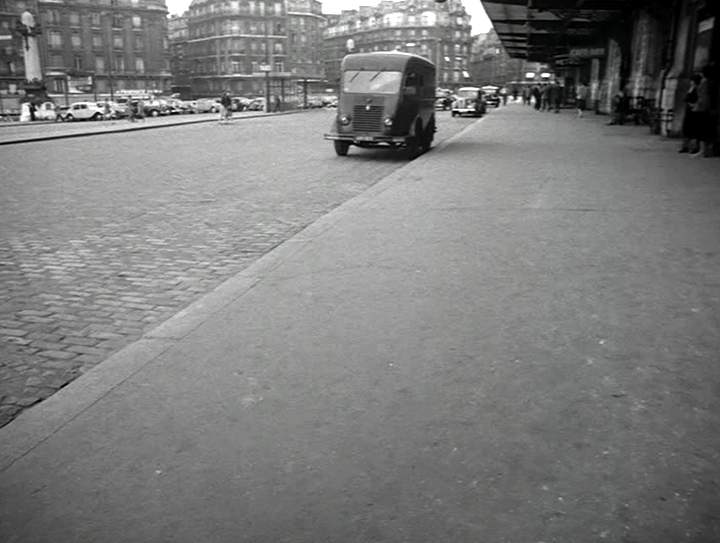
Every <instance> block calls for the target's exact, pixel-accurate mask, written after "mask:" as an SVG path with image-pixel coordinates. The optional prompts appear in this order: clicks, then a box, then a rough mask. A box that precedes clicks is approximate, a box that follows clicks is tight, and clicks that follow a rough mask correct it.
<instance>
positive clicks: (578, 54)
mask: <svg viewBox="0 0 720 543" xmlns="http://www.w3.org/2000/svg"><path fill="white" fill-rule="evenodd" d="M569 53H570V56H571V57H575V58H595V57H604V56H605V48H604V47H574V48H572V49H570V52H569Z"/></svg>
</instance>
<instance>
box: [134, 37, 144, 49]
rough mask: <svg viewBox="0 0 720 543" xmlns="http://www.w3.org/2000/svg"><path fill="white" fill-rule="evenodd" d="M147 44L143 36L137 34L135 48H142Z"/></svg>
mask: <svg viewBox="0 0 720 543" xmlns="http://www.w3.org/2000/svg"><path fill="white" fill-rule="evenodd" d="M144 45H145V44H144V43H143V37H142V36H135V49H142V48H143V46H144Z"/></svg>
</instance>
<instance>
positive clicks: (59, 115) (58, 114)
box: [55, 106, 70, 121]
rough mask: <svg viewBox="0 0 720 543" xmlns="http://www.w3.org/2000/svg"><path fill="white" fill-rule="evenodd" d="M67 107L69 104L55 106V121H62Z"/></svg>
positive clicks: (68, 107)
mask: <svg viewBox="0 0 720 543" xmlns="http://www.w3.org/2000/svg"><path fill="white" fill-rule="evenodd" d="M69 109H70V106H57V107H56V108H55V120H56V121H64V120H65V115H66V114H67V112H68V110H69Z"/></svg>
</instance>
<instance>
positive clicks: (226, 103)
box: [220, 91, 232, 122]
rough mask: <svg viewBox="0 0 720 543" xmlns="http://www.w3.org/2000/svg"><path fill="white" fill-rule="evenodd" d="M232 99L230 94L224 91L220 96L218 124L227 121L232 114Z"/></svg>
mask: <svg viewBox="0 0 720 543" xmlns="http://www.w3.org/2000/svg"><path fill="white" fill-rule="evenodd" d="M231 107H232V98H230V92H228V91H225V92H223V93H222V94H221V95H220V122H223V121H229V120H230V116H231V114H232V112H231V109H230V108H231Z"/></svg>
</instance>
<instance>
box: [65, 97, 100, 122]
mask: <svg viewBox="0 0 720 543" xmlns="http://www.w3.org/2000/svg"><path fill="white" fill-rule="evenodd" d="M104 118H105V106H104V104H103V103H102V102H75V103H74V104H72V105H71V106H70V107H69V108H68V110H67V111H66V112H65V114H64V115H63V117H62V119H63V120H64V121H88V120H92V121H100V120H102V119H104Z"/></svg>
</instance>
